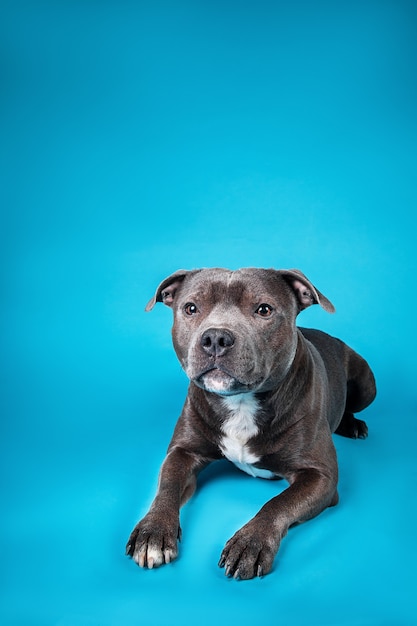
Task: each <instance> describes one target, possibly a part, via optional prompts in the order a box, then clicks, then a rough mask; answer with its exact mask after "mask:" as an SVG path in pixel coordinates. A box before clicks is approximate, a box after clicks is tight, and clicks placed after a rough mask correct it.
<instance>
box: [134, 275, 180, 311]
mask: <svg viewBox="0 0 417 626" xmlns="http://www.w3.org/2000/svg"><path fill="white" fill-rule="evenodd" d="M190 273H191V272H190V271H188V270H178V271H177V272H175V273H174V274H171V276H168V277H167V278H165V280H163V281H162V283H161V284H160V285H158V288H157V290H156V292H155V295H154V297H153V298H151V299H150V300H149V302H148V304H147V305H146V307H145V311H151V310H152V309H153V307H154V306H155V304H156V303H157V302H163V303H164V304H166V305H167V306H169V307H171V306H172V304H173V302H174V297H175V293H176V291H177V289H178V287H180V285H181V284H182V282H183V280H184V278H185V277H186V276H187V275H188V274H190Z"/></svg>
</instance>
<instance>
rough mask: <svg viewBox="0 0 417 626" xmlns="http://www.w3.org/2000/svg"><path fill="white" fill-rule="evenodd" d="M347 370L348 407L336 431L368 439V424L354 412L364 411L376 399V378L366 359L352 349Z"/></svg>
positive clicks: (344, 434)
mask: <svg viewBox="0 0 417 626" xmlns="http://www.w3.org/2000/svg"><path fill="white" fill-rule="evenodd" d="M347 372H348V381H347V395H346V408H345V412H344V414H343V417H342V419H341V422H340V424H339V426H338V427H337V429H336V433H337V434H338V435H342V436H343V437H350V438H351V439H366V437H367V436H368V426H367V425H366V423H365V422H364V421H363V420H359V419H357V418H356V417H355V416H354V413H357V412H359V411H362V410H363V409H365V408H366V407H367V406H368V405H369V404H371V402H372V401H373V400H374V398H375V395H376V385H375V378H374V375H373V373H372V370H371V368H370V367H369V365H368V363H367V362H366V361H365V359H363V358H362V357H361V356H359V354H357V353H356V352H354V351H353V350H351V349H349V352H348V363H347Z"/></svg>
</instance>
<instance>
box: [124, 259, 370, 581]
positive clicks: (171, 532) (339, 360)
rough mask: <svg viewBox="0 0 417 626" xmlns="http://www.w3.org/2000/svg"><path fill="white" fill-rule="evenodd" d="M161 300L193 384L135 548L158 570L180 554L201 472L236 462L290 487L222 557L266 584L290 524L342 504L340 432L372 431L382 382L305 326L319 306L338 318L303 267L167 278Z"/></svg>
mask: <svg viewBox="0 0 417 626" xmlns="http://www.w3.org/2000/svg"><path fill="white" fill-rule="evenodd" d="M156 302H163V303H164V304H165V305H167V306H168V307H170V308H172V310H173V314H174V324H173V329H172V338H173V345H174V348H175V352H176V354H177V356H178V359H179V361H180V363H181V366H182V368H183V369H184V371H185V373H186V374H187V376H188V378H189V380H190V384H189V389H188V394H187V397H186V400H185V404H184V408H183V410H182V413H181V415H180V417H179V420H178V422H177V424H176V427H175V430H174V434H173V437H172V440H171V443H170V444H169V447H168V452H167V456H166V458H165V461H164V463H163V465H162V468H161V472H160V476H159V486H158V491H157V494H156V497H155V499H154V501H153V503H152V505H151V507H150V509H149V512H148V513H147V514H146V515H145V517H144V518H143V519H142V520H141V521H140V522H139V523H138V524H137V525H136V526H135V528H134V530H133V532H132V533H131V535H130V538H129V540H128V543H127V546H126V553H127V555H129V556H131V557H132V558H133V560H134V561H135V562H136V563H137V564H138V565H139V566H140V567H142V568H149V569H152V568H154V567H158V566H160V565H162V564H164V563H170V562H171V561H172V560H173V559H175V557H176V556H177V554H178V540H180V538H181V529H180V521H179V511H180V507H181V506H182V505H183V504H184V503H185V502H186V501H187V500H188V499H189V498H190V497H191V495H192V494H193V492H194V490H195V487H196V480H197V475H198V474H199V472H200V471H201V470H202V469H203V468H204V467H206V466H207V465H208V464H209V463H211V462H212V461H215V460H217V459H228V460H229V461H231V462H232V463H234V464H235V465H236V466H237V467H239V468H240V469H242V470H243V471H245V472H247V473H249V474H250V475H252V476H259V477H262V478H284V479H286V481H287V482H288V485H289V486H288V487H287V488H286V489H285V490H284V491H283V492H282V493H280V494H279V495H277V496H275V497H273V498H272V499H271V500H269V501H268V502H267V503H266V504H265V505H264V506H263V507H262V508H261V509H260V511H259V512H258V513H257V514H256V515H255V517H253V519H251V520H250V521H249V522H248V523H247V524H246V525H244V526H243V527H242V528H241V529H240V530H238V531H237V532H236V534H235V535H234V536H233V537H232V538H231V539H230V540H229V541H228V542H227V543H226V545H225V548H224V550H223V552H222V554H221V556H220V561H219V566H220V567H224V568H225V574H226V576H228V577H233V578H235V579H242V580H246V579H251V578H254V577H256V576H259V577H262V576H263V575H265V574H268V573H269V572H270V571H271V569H272V565H273V561H274V558H275V555H276V553H277V551H278V548H279V545H280V542H281V539H282V538H283V537H284V536H285V535H286V533H287V531H288V529H289V528H290V527H291V526H293V525H294V524H297V523H300V522H304V521H306V520H308V519H311V518H313V517H315V516H316V515H318V514H319V513H321V512H322V511H323V510H324V509H326V508H327V507H331V506H334V505H336V504H337V502H338V499H339V498H338V493H337V483H338V466H337V459H336V451H335V448H334V444H333V440H332V433H334V432H336V433H338V434H340V435H343V436H345V437H351V438H355V439H356V438H362V439H363V438H365V437H366V436H367V434H368V428H367V425H366V423H365V422H364V421H362V420H359V419H357V418H356V417H355V416H354V413H356V412H358V411H361V410H362V409H365V408H366V407H367V406H368V405H369V404H370V403H371V402H372V401H373V400H374V398H375V395H376V386H375V378H374V375H373V373H372V371H371V369H370V367H369V365H368V364H367V362H366V361H365V360H364V359H363V358H362V357H361V356H359V355H358V354H357V353H356V352H354V351H353V350H352V349H351V348H349V347H348V346H347V345H346V344H345V343H343V342H342V341H340V340H339V339H336V338H334V337H331V336H330V335H328V334H326V333H323V332H321V331H318V330H311V329H306V328H298V327H297V326H296V317H297V315H298V313H299V312H300V311H302V310H303V309H305V308H307V307H309V306H310V305H313V304H319V305H320V306H321V307H322V308H323V309H324V310H325V311H327V312H329V313H333V312H334V311H335V309H334V306H333V305H332V303H331V302H330V301H329V300H328V299H327V298H326V297H325V296H324V295H323V294H322V293H320V291H319V290H318V289H316V287H314V285H313V284H312V283H311V282H310V280H309V279H308V278H307V277H306V276H305V275H304V274H303V273H302V272H300V271H299V270H274V269H256V268H244V269H239V270H237V271H230V270H226V269H221V268H213V269H198V270H191V271H186V270H180V271H177V272H175V273H174V274H172V275H171V276H169V277H168V278H166V279H165V280H163V281H162V283H161V284H160V285H159V286H158V288H157V290H156V293H155V296H154V297H153V298H152V299H151V300H150V302H149V303H148V304H147V306H146V311H150V310H151V309H152V308H153V307H154V305H155V303H156Z"/></svg>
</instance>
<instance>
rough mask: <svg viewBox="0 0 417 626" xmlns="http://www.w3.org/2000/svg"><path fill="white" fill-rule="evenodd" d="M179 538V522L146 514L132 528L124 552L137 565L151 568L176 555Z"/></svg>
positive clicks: (170, 559) (169, 560) (171, 559)
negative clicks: (169, 522)
mask: <svg viewBox="0 0 417 626" xmlns="http://www.w3.org/2000/svg"><path fill="white" fill-rule="evenodd" d="M180 538H181V529H180V526H179V523H173V524H167V523H166V521H165V520H160V519H158V517H157V516H154V515H147V516H146V517H144V518H143V520H142V521H140V522H139V523H138V524H137V525H136V526H135V528H134V529H133V531H132V534H131V535H130V537H129V541H128V542H127V545H126V554H127V555H128V556H131V557H132V559H133V560H134V561H135V563H136V564H137V565H139V567H143V568H148V569H153V568H154V567H159V566H160V565H163V564H164V563H171V561H173V560H174V559H175V558H176V557H177V556H178V540H179V539H180Z"/></svg>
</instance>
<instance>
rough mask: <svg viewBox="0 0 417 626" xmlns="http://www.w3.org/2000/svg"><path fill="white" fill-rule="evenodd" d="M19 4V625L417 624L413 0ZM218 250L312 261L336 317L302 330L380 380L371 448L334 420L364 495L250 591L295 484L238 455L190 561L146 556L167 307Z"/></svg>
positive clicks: (15, 619)
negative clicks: (262, 535)
mask: <svg viewBox="0 0 417 626" xmlns="http://www.w3.org/2000/svg"><path fill="white" fill-rule="evenodd" d="M0 6H1V9H0V10H1V16H0V58H1V66H0V72H1V74H0V75H1V83H0V88H1V98H0V119H1V144H0V158H1V177H2V184H1V198H0V200H1V250H0V253H1V255H2V257H3V258H2V306H1V318H2V344H3V349H2V356H1V359H2V362H1V392H2V397H1V401H2V417H1V431H2V444H1V446H2V449H1V464H2V495H1V510H2V512H1V522H0V523H1V559H0V563H1V565H0V567H1V605H0V621H1V622H2V623H3V624H7V625H18V624H19V625H20V624H28V625H42V626H45V625H49V624H53V625H56V626H76V625H80V626H98V625H101V626H110V625H112V626H120V625H126V626H130V625H136V624H138V625H142V624H153V625H156V626H159V625H162V624H173V625H177V624H178V625H179V624H181V625H184V626H188V625H190V626H191V625H193V624H197V623H198V624H201V626H206V625H209V624H210V625H212V624H216V623H218V622H220V621H221V622H222V623H226V624H227V623H239V624H240V625H241V626H247V625H249V624H250V625H253V624H254V623H274V624H283V625H285V626H286V625H288V624H291V625H292V626H297V625H303V626H304V625H306V624H308V625H309V626H316V625H317V626H336V625H352V624H354V625H361V626H362V625H393V624H395V625H407V626H409V625H411V624H417V612H416V595H415V559H416V556H417V554H416V552H417V551H416V540H415V516H416V486H417V484H416V483H417V480H416V479H417V471H416V470H417V465H416V460H415V456H416V454H415V450H416V407H417V402H416V362H415V361H416V339H415V332H414V319H413V318H414V315H415V305H416V287H415V284H414V283H415V276H416V263H415V261H416V254H415V245H416V218H415V216H416V200H417V186H416V174H417V172H416V165H417V161H416V156H417V154H416V153H417V116H416V105H417V81H416V76H417V68H416V59H417V54H416V53H417V36H416V26H417V7H416V3H415V2H413V1H407V0H392V1H391V0H381V1H379V2H378V1H369V0H362V1H357V0H349V1H343V0H342V1H339V2H331V1H330V0H329V1H326V0H317V1H316V2H308V1H305V2H303V1H301V0H294V1H293V2H280V1H276V2H269V1H267V0H257V1H256V2H251V1H249V0H246V1H245V0H242V1H240V2H237V1H236V2H234V1H232V0H221V1H220V0H211V1H208V0H207V1H203V0H200V1H199V0H196V1H194V2H192V1H190V0H172V1H171V2H168V1H165V2H164V1H163V0H152V2H151V1H149V2H141V1H137V2H134V1H133V0H131V1H127V0H102V1H98V0H97V1H95V0H85V1H81V0H71V1H70V0H60V1H59V2H52V1H50V0H39V1H37V2H35V1H34V2H24V1H22V0H13V1H11V0H10V2H8V1H6V2H5V1H2V2H1V5H0ZM211 265H217V266H219V265H220V266H226V267H230V268H238V267H241V266H247V265H251V266H262V267H271V266H273V267H276V268H286V267H298V268H300V269H301V270H302V271H304V272H305V273H306V274H307V275H308V276H309V277H310V278H311V280H312V281H313V282H314V283H315V284H316V286H317V287H318V288H319V289H320V290H321V291H322V292H323V293H324V294H325V295H326V296H328V297H329V298H330V299H331V300H332V302H333V303H334V304H335V306H336V308H337V313H336V315H334V316H331V315H328V314H326V313H325V312H324V311H322V310H320V309H319V307H314V308H312V309H309V310H308V311H305V312H304V313H303V314H302V316H301V317H300V323H302V324H303V325H306V326H316V327H319V328H321V329H323V330H325V331H327V332H330V333H331V334H335V335H336V336H340V337H341V338H343V339H344V340H345V341H347V342H348V343H350V344H351V345H352V347H354V348H355V349H357V350H358V351H359V352H360V353H361V354H363V355H364V356H365V357H366V358H367V359H368V360H369V362H370V363H371V365H372V367H373V369H374V371H375V373H376V377H377V382H378V388H379V395H378V398H377V401H376V402H375V403H374V404H373V405H372V406H371V407H370V408H369V409H368V410H367V411H366V413H364V414H363V416H364V418H365V419H366V420H367V422H368V425H369V429H370V436H369V438H368V440H367V441H350V440H346V439H342V438H340V437H336V438H335V441H336V446H337V451H338V456H339V463H340V496H341V501H340V505H339V506H338V507H335V508H334V509H331V510H328V511H326V512H325V513H323V514H322V515H321V516H319V517H318V518H316V519H315V520H313V521H311V522H309V523H308V524H305V525H303V526H300V527H297V528H295V529H293V530H291V531H290V533H289V535H288V537H287V538H286V539H285V540H284V541H283V544H282V548H281V551H280V553H279V555H278V557H277V559H276V561H275V566H274V572H273V574H271V575H270V576H267V577H265V578H264V579H263V580H254V581H250V582H246V583H244V582H240V583H236V582H235V581H230V580H228V579H226V578H225V577H224V574H223V571H222V570H220V569H218V568H217V560H218V557H219V554H220V552H221V550H222V548H223V545H224V543H225V541H226V540H227V539H228V538H229V537H230V536H231V535H232V534H233V533H234V532H235V530H237V529H238V528H239V527H240V526H241V525H243V523H245V522H246V521H247V520H248V519H249V518H250V517H252V516H253V515H254V514H255V513H256V511H257V510H258V509H259V508H260V507H261V505H262V504H263V503H264V502H265V501H266V499H268V498H270V497H272V496H273V495H274V494H275V493H276V491H277V489H280V488H281V487H280V486H278V487H277V485H276V484H275V483H270V482H267V481H262V480H255V479H253V478H250V477H248V476H245V475H244V474H242V473H239V472H238V471H237V470H235V469H234V468H233V467H232V466H230V465H228V464H226V463H219V464H218V465H215V466H213V467H212V468H210V469H208V470H207V471H206V472H205V473H204V474H203V475H202V477H201V481H200V489H199V492H198V494H197V495H196V497H195V498H194V499H193V500H192V501H191V502H190V503H189V504H187V505H186V507H185V508H184V510H183V514H182V526H183V542H182V544H181V556H180V558H179V560H178V561H177V562H175V563H174V564H172V565H171V566H170V567H164V568H161V569H160V570H157V571H141V570H139V569H138V568H137V567H136V566H135V565H134V564H133V563H132V562H131V561H129V560H128V559H127V558H126V557H125V556H124V546H125V542H126V540H127V537H128V535H129V533H130V531H131V528H132V527H133V525H134V523H135V522H136V521H137V520H138V519H139V517H141V516H142V515H143V514H144V513H145V511H146V509H147V507H148V505H149V503H150V502H151V500H152V497H153V494H154V492H155V489H156V482H157V474H158V469H159V466H160V463H161V461H162V459H163V457H164V453H165V450H166V446H167V444H168V442H169V439H170V437H171V433H172V430H173V427H174V424H175V421H176V419H177V416H178V414H179V412H180V410H181V407H182V403H183V399H184V396H185V392H186V387H187V381H186V379H185V376H184V374H183V373H182V372H181V370H180V367H179V365H178V363H177V361H176V358H175V355H174V352H173V350H172V348H171V340H170V330H169V329H170V325H171V313H170V311H169V310H168V309H167V308H164V307H162V306H158V307H156V308H155V310H154V311H153V312H152V313H151V314H145V313H144V312H143V308H144V305H145V304H146V302H147V301H148V299H149V298H150V297H151V296H152V295H153V292H154V289H155V287H156V285H157V284H158V283H159V281H160V280H161V279H163V278H164V277H165V276H166V275H168V274H169V273H171V272H172V271H174V270H176V269H178V268H182V267H184V268H194V267H201V266H211ZM269 620H272V621H270V622H269Z"/></svg>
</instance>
